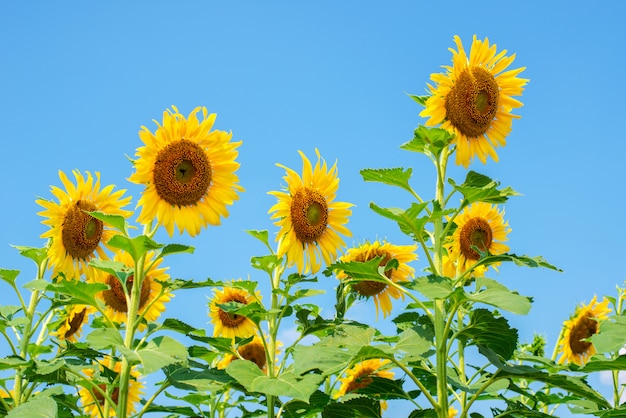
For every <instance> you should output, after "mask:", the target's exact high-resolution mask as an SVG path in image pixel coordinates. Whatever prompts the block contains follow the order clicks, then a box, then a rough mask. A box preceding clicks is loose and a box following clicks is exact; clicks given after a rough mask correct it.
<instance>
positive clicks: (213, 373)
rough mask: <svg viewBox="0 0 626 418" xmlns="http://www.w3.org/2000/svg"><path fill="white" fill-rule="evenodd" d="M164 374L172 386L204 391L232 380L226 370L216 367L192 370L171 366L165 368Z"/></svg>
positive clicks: (212, 389)
mask: <svg viewBox="0 0 626 418" xmlns="http://www.w3.org/2000/svg"><path fill="white" fill-rule="evenodd" d="M166 375H167V380H168V382H170V383H171V384H172V386H174V387H177V388H179V389H184V390H197V391H206V392H211V391H214V390H215V388H216V387H221V386H223V385H225V384H228V383H230V382H232V381H233V378H232V377H230V376H229V375H228V374H227V373H226V371H224V370H218V369H204V370H192V369H188V368H181V367H178V366H171V367H167V368H166Z"/></svg>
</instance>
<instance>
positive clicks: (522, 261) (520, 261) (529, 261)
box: [476, 254, 563, 272]
mask: <svg viewBox="0 0 626 418" xmlns="http://www.w3.org/2000/svg"><path fill="white" fill-rule="evenodd" d="M506 262H512V263H515V264H517V265H518V266H522V267H533V268H536V267H544V268H548V269H551V270H556V271H559V272H560V271H563V270H561V269H560V268H558V267H555V266H553V265H552V264H550V263H548V262H547V261H546V260H544V258H543V257H541V256H537V257H529V256H527V255H516V254H499V255H488V256H486V257H483V258H481V259H480V260H479V261H478V262H477V263H476V267H478V266H482V265H484V266H488V265H491V264H496V263H506Z"/></svg>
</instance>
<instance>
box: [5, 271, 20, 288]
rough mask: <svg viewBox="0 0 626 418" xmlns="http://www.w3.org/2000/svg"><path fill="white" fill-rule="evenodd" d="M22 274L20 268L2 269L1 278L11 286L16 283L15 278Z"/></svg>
mask: <svg viewBox="0 0 626 418" xmlns="http://www.w3.org/2000/svg"><path fill="white" fill-rule="evenodd" d="M19 274H20V271H19V270H7V269H0V279H2V280H4V281H5V282H7V283H8V284H10V285H11V286H14V285H15V279H16V278H17V276H18V275H19Z"/></svg>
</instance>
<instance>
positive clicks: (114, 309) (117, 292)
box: [94, 251, 174, 329]
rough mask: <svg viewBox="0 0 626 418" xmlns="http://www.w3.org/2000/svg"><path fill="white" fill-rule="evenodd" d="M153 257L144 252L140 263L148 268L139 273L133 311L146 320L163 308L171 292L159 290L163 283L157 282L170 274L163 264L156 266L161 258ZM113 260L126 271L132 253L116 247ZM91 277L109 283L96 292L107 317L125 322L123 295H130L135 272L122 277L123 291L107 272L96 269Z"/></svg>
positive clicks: (158, 314)
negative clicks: (139, 279) (139, 287)
mask: <svg viewBox="0 0 626 418" xmlns="http://www.w3.org/2000/svg"><path fill="white" fill-rule="evenodd" d="M155 257H156V254H155V253H154V252H148V253H147V255H146V261H145V264H144V265H145V266H149V268H148V270H147V271H146V272H145V273H144V275H143V281H142V283H141V290H140V293H139V309H138V311H137V313H138V314H139V315H140V316H142V317H143V319H145V320H146V321H148V322H150V321H155V320H156V319H157V318H158V317H159V316H160V315H161V313H163V312H164V311H165V304H166V303H167V302H169V301H170V299H171V298H172V297H173V296H174V295H173V294H172V293H170V292H163V285H162V284H161V283H160V282H166V281H168V280H169V278H170V275H169V274H167V273H166V271H167V268H165V267H160V265H161V262H162V261H163V259H162V258H159V259H158V260H156V261H154V259H155ZM113 260H114V261H118V262H120V263H123V264H124V265H125V266H126V267H127V268H128V270H130V271H132V270H133V269H134V268H135V265H134V261H133V258H132V256H131V255H130V254H128V253H126V252H123V251H118V252H117V253H115V255H114V257H113ZM94 281H95V282H98V283H104V284H106V285H108V286H109V289H107V290H103V291H102V292H99V293H98V294H97V295H96V296H97V297H98V298H99V299H100V300H102V301H103V302H104V306H105V311H106V316H107V318H109V319H110V320H111V321H113V322H117V323H125V322H126V321H127V319H128V303H127V299H126V297H127V296H126V295H130V292H131V290H132V288H133V286H135V275H134V274H131V275H130V276H129V277H128V278H127V279H126V292H125V291H124V287H123V285H122V282H121V281H120V280H119V279H118V278H117V277H115V276H114V275H113V274H111V273H108V272H105V271H102V270H97V271H96V273H95V275H94ZM143 328H144V327H143V326H142V327H140V329H143Z"/></svg>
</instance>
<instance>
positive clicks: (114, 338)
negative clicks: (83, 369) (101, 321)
mask: <svg viewBox="0 0 626 418" xmlns="http://www.w3.org/2000/svg"><path fill="white" fill-rule="evenodd" d="M86 340H87V342H88V343H89V345H90V346H91V347H92V348H94V349H95V350H105V349H108V348H114V347H119V346H124V340H123V339H122V336H121V335H120V333H119V331H118V330H116V329H113V328H98V329H95V330H93V331H91V332H90V333H89V334H88V335H87V337H86Z"/></svg>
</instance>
